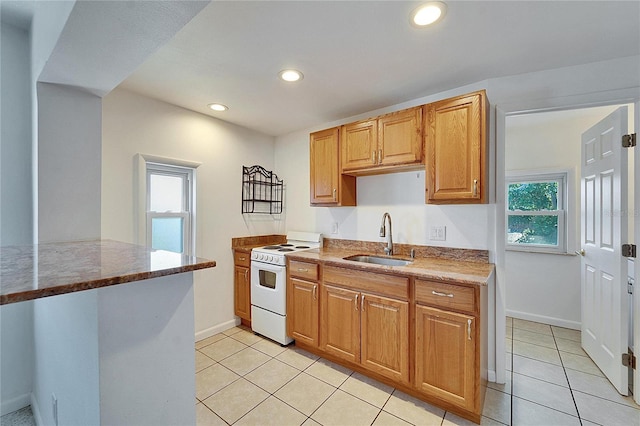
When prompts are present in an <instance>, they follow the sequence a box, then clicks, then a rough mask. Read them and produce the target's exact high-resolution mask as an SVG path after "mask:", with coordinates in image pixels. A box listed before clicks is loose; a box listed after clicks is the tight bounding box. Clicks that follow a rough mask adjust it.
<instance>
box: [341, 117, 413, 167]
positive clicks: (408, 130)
mask: <svg viewBox="0 0 640 426" xmlns="http://www.w3.org/2000/svg"><path fill="white" fill-rule="evenodd" d="M340 136H341V161H342V169H341V171H342V173H346V174H353V175H367V174H379V173H388V172H395V171H402V170H407V169H412V168H416V167H418V168H421V167H420V165H421V164H422V163H423V152H422V107H416V108H410V109H405V110H402V111H398V112H393V113H390V114H386V115H383V116H380V117H377V118H375V119H370V120H366V121H359V122H356V123H350V124H345V125H344V126H342V127H341V131H340Z"/></svg>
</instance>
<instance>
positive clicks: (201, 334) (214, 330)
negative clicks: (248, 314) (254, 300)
mask: <svg viewBox="0 0 640 426" xmlns="http://www.w3.org/2000/svg"><path fill="white" fill-rule="evenodd" d="M239 324H240V318H237V317H235V318H234V319H232V320H230V321H226V322H223V323H221V324H218V325H215V326H213V327H209V328H207V329H204V330H201V331H198V332H197V333H196V336H195V337H196V339H195V340H196V342H198V341H200V340H203V339H206V338H207V337H211V336H213V335H215V334H218V333H222V332H223V331H225V330H228V329H230V328H233V327H236V326H237V325H239Z"/></svg>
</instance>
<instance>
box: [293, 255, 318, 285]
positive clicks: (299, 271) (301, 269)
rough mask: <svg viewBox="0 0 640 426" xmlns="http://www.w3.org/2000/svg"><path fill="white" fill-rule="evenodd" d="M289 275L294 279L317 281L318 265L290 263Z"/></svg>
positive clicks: (295, 261)
mask: <svg viewBox="0 0 640 426" xmlns="http://www.w3.org/2000/svg"><path fill="white" fill-rule="evenodd" d="M289 273H290V274H291V276H292V277H298V278H302V279H305V280H310V281H316V280H317V279H318V265H317V264H315V263H309V262H300V261H298V260H291V261H289Z"/></svg>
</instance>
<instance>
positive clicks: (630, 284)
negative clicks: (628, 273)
mask: <svg viewBox="0 0 640 426" xmlns="http://www.w3.org/2000/svg"><path fill="white" fill-rule="evenodd" d="M627 293H629V294H633V278H629V279H627Z"/></svg>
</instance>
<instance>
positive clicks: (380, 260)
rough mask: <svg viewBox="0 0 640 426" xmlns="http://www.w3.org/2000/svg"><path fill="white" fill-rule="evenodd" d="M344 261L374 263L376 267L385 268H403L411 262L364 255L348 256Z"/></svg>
mask: <svg viewBox="0 0 640 426" xmlns="http://www.w3.org/2000/svg"><path fill="white" fill-rule="evenodd" d="M344 260H352V261H354V262H364V263H375V264H376V265H387V266H405V265H408V264H410V263H411V260H404V259H393V258H391V257H382V256H368V255H364V254H358V255H355V256H348V257H345V258H344Z"/></svg>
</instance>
